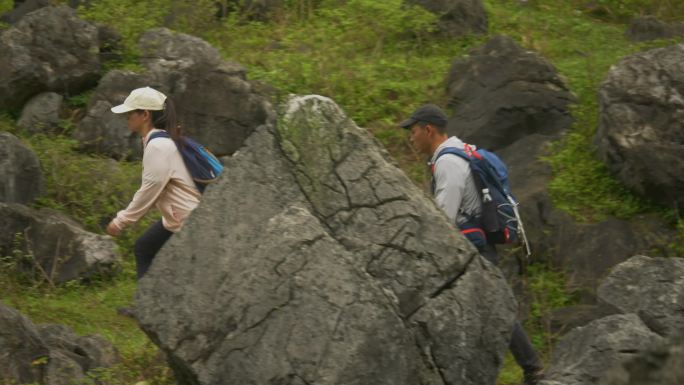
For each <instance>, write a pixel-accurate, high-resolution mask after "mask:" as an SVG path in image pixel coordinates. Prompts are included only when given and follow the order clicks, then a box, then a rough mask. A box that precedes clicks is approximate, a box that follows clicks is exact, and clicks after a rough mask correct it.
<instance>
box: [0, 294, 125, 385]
mask: <svg viewBox="0 0 684 385" xmlns="http://www.w3.org/2000/svg"><path fill="white" fill-rule="evenodd" d="M119 361H120V358H119V354H118V352H117V350H116V348H115V347H114V346H113V345H112V344H111V343H109V342H108V341H107V340H105V339H104V338H102V337H100V336H97V335H90V336H78V335H76V334H75V333H74V332H73V331H72V330H71V329H70V328H68V327H66V326H63V325H56V324H45V325H34V324H33V323H32V322H31V321H30V320H29V319H28V318H26V317H25V316H23V315H22V314H20V313H19V312H17V311H16V310H14V309H12V308H10V307H8V306H5V305H4V304H2V303H0V380H2V381H3V384H15V383H17V384H28V383H31V384H41V385H63V384H74V383H92V379H90V378H89V377H87V375H86V373H87V372H88V371H89V370H92V369H96V368H106V367H111V366H112V365H115V364H117V363H118V362H119Z"/></svg>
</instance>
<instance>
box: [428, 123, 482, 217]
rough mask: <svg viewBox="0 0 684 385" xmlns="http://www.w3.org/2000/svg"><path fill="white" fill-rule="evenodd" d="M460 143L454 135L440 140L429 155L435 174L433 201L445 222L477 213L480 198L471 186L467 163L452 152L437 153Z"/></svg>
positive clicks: (460, 144)
mask: <svg viewBox="0 0 684 385" xmlns="http://www.w3.org/2000/svg"><path fill="white" fill-rule="evenodd" d="M463 146H464V143H463V142H462V141H461V140H460V139H458V138H457V137H455V136H452V137H450V138H449V139H447V140H446V141H444V143H442V144H440V145H439V147H437V150H435V153H434V154H433V155H432V159H431V161H432V163H433V164H434V165H435V166H434V167H435V168H434V174H433V176H434V178H435V191H434V194H435V201H436V202H437V206H438V207H439V208H440V209H442V210H443V211H444V213H445V214H446V216H447V218H449V222H451V223H453V224H456V225H461V224H463V223H465V222H466V221H468V220H469V219H471V218H472V217H477V216H479V215H480V213H481V210H482V209H481V206H482V202H481V200H480V195H479V193H478V191H477V187H476V186H475V180H474V179H473V176H472V173H471V170H470V164H469V163H468V161H467V160H465V159H462V158H460V157H458V156H456V155H453V154H445V155H443V156H441V157H440V158H439V159H437V160H435V158H437V155H438V154H439V152H440V151H442V150H443V149H444V148H447V147H455V148H458V149H463Z"/></svg>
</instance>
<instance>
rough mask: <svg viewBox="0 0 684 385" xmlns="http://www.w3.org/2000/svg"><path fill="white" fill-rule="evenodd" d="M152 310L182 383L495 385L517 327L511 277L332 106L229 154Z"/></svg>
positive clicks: (141, 303)
mask: <svg viewBox="0 0 684 385" xmlns="http://www.w3.org/2000/svg"><path fill="white" fill-rule="evenodd" d="M136 303H137V309H139V310H138V318H139V322H140V324H141V326H142V328H143V330H145V331H146V332H147V333H148V335H149V336H150V337H151V338H152V340H153V341H155V342H156V343H157V344H158V345H159V346H160V347H161V348H162V349H163V350H164V351H165V352H166V354H167V355H168V357H169V361H170V364H171V366H172V367H173V369H174V371H175V372H176V374H177V378H178V381H179V383H180V384H226V383H241V384H248V383H254V384H265V383H271V384H313V383H315V384H393V385H400V384H407V385H408V384H454V383H468V384H491V383H493V382H494V381H495V379H496V376H497V372H498V369H499V367H500V366H501V364H502V359H503V354H504V353H505V351H506V350H507V347H508V340H509V337H510V332H511V328H512V322H513V319H514V316H515V301H514V299H513V298H512V295H511V293H510V290H509V289H508V287H507V284H506V282H505V280H504V278H503V277H502V275H501V273H500V271H499V270H498V269H496V268H495V267H493V266H492V265H490V264H489V263H487V262H486V261H484V260H483V259H482V258H481V257H480V256H479V255H478V254H477V252H476V251H475V250H474V249H473V248H472V246H470V244H469V243H468V242H467V241H466V240H465V239H464V238H463V237H462V236H461V235H460V234H459V233H458V232H456V231H455V230H454V229H453V227H451V226H450V225H449V224H448V223H447V221H446V220H445V218H444V216H443V214H442V213H441V212H440V211H439V210H438V209H437V208H436V207H435V205H434V204H433V203H432V202H431V200H430V199H429V198H428V197H426V196H425V195H424V193H423V192H422V191H420V190H419V189H418V188H417V187H415V186H414V185H413V184H412V183H411V181H410V180H409V179H408V178H407V177H406V176H405V175H404V174H403V173H402V172H401V171H400V170H399V169H398V168H397V167H396V166H395V165H394V163H393V162H392V160H391V159H390V158H389V156H388V154H387V153H386V152H385V151H384V150H383V149H382V148H381V146H380V145H379V144H378V143H376V141H375V140H374V139H373V138H372V137H371V136H370V135H369V134H368V133H367V132H366V131H365V130H363V129H360V128H358V127H357V126H356V125H355V124H354V123H353V122H352V121H351V120H350V119H349V118H348V117H347V116H346V115H345V114H344V113H343V112H342V111H341V110H340V108H339V107H338V106H337V105H336V104H335V103H334V102H333V101H332V100H330V99H327V98H324V97H320V96H305V97H292V98H291V99H290V100H289V102H288V103H287V104H286V105H285V106H284V108H283V111H282V114H281V117H280V119H279V121H278V125H277V128H276V127H275V126H274V125H273V124H272V123H271V124H268V125H264V126H261V127H260V128H258V129H257V130H256V132H255V133H254V134H253V135H252V136H251V137H250V138H249V139H248V140H247V142H246V144H245V146H244V147H243V148H242V149H240V150H239V151H238V152H237V153H236V154H235V155H233V157H231V158H228V159H227V162H226V169H225V170H224V174H222V176H221V178H220V180H219V181H218V182H217V183H216V184H214V185H212V186H210V187H209V188H208V189H207V191H206V192H205V194H204V197H203V201H202V203H201V204H200V206H199V207H198V208H197V209H196V210H195V211H194V212H193V214H192V215H191V216H190V218H189V219H188V221H187V222H186V224H185V225H184V228H183V230H182V231H181V232H179V233H178V234H176V235H174V237H173V238H171V240H170V241H169V242H168V243H167V244H166V245H165V246H164V247H163V248H162V250H161V251H160V253H159V254H158V255H157V257H156V258H155V261H154V264H153V265H152V267H151V269H150V271H149V272H148V274H147V275H146V276H145V277H144V278H143V279H142V280H141V281H140V283H139V291H138V293H137V295H136Z"/></svg>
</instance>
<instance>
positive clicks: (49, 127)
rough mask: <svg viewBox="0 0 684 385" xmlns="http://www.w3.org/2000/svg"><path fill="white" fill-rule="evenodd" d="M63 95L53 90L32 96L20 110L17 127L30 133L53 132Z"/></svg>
mask: <svg viewBox="0 0 684 385" xmlns="http://www.w3.org/2000/svg"><path fill="white" fill-rule="evenodd" d="M63 100H64V97H63V96H62V95H60V94H58V93H55V92H44V93H41V94H38V95H36V96H34V97H32V98H31V99H30V100H29V101H28V103H26V105H24V108H23V109H22V111H21V117H20V118H19V120H18V121H17V127H19V128H21V129H23V130H25V131H26V132H29V133H32V134H38V133H45V134H50V133H52V132H55V131H56V130H57V128H58V127H59V115H60V110H61V108H62V101H63Z"/></svg>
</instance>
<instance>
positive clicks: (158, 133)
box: [147, 130, 171, 143]
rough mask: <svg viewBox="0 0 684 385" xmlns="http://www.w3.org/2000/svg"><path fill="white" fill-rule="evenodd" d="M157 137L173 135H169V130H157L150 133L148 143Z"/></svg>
mask: <svg viewBox="0 0 684 385" xmlns="http://www.w3.org/2000/svg"><path fill="white" fill-rule="evenodd" d="M156 138H171V135H169V133H168V132H166V131H163V130H162V131H157V132H155V133H153V134H152V135H150V137H149V139H147V143H149V142H150V141H151V140H152V139H156Z"/></svg>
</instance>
